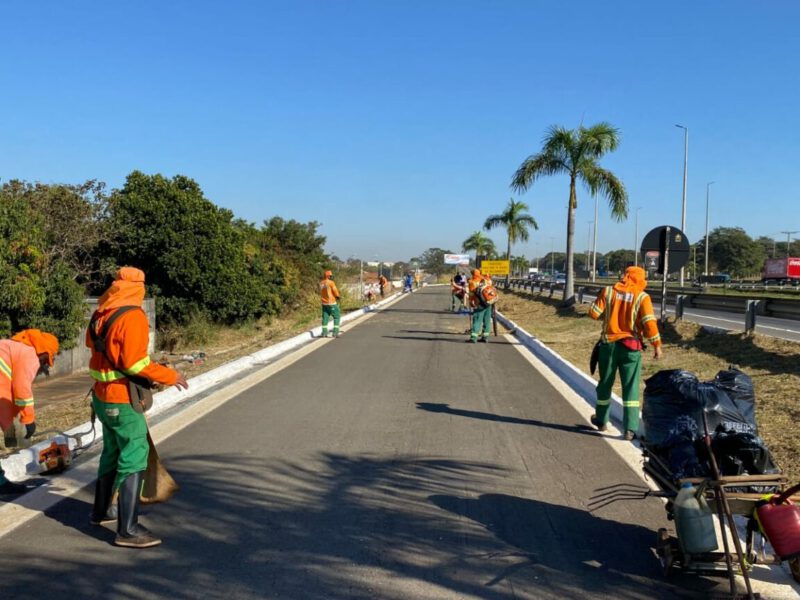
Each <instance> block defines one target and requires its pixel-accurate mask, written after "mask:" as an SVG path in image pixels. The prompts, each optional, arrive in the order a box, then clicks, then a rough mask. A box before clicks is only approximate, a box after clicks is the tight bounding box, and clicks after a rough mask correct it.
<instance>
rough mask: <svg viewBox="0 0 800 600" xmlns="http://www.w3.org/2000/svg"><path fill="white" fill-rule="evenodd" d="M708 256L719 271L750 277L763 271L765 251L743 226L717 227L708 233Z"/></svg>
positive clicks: (734, 275) (735, 275)
mask: <svg viewBox="0 0 800 600" xmlns="http://www.w3.org/2000/svg"><path fill="white" fill-rule="evenodd" d="M708 256H709V261H713V264H714V266H715V269H716V270H718V271H719V272H721V273H728V274H730V275H732V276H733V277H749V276H750V275H754V274H756V273H758V272H759V271H761V269H762V267H763V265H764V259H765V252H764V247H763V246H762V245H761V244H759V243H758V242H756V241H753V239H752V238H751V237H750V236H749V235H747V233H746V232H745V231H744V229H742V228H741V227H717V228H716V229H715V230H714V231H712V232H711V233H710V234H709V235H708ZM709 268H711V267H710V266H709Z"/></svg>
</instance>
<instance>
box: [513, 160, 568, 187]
mask: <svg viewBox="0 0 800 600" xmlns="http://www.w3.org/2000/svg"><path fill="white" fill-rule="evenodd" d="M568 172H569V167H568V166H567V164H566V162H565V161H564V157H563V156H553V155H550V154H545V153H544V152H542V153H540V154H532V155H531V156H529V157H528V158H526V159H525V160H524V161H523V162H522V164H521V165H520V167H519V169H517V171H516V172H515V173H514V175H513V177H512V178H511V189H512V190H514V191H515V192H525V191H527V190H528V188H530V187H531V186H532V185H533V182H534V181H536V180H537V179H540V178H541V177H546V176H549V175H557V174H559V173H568Z"/></svg>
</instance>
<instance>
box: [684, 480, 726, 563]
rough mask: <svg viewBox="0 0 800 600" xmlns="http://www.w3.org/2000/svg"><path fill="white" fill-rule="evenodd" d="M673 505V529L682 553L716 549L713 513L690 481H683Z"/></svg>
mask: <svg viewBox="0 0 800 600" xmlns="http://www.w3.org/2000/svg"><path fill="white" fill-rule="evenodd" d="M674 506H675V511H674V512H675V529H677V532H678V542H679V543H680V545H681V549H682V550H683V551H684V553H686V554H700V553H702V552H713V551H714V550H716V549H717V534H716V531H715V530H714V513H713V511H712V510H711V508H710V507H709V506H708V503H707V502H706V499H705V498H703V497H702V496H701V497H700V498H699V499H698V498H697V488H695V487H694V486H693V485H692V484H691V483H688V482H687V483H684V484H683V485H682V486H681V489H680V491H679V492H678V495H677V497H676V498H675V503H674Z"/></svg>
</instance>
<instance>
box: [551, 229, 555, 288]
mask: <svg viewBox="0 0 800 600" xmlns="http://www.w3.org/2000/svg"><path fill="white" fill-rule="evenodd" d="M555 251H556V238H554V237H551V238H550V279H551V281H553V282H555V280H556V272H555V270H554V269H553V261H554V260H555Z"/></svg>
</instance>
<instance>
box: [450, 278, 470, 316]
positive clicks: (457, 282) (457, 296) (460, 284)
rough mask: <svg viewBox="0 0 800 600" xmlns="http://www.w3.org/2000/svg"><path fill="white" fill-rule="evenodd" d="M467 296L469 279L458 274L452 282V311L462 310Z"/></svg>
mask: <svg viewBox="0 0 800 600" xmlns="http://www.w3.org/2000/svg"><path fill="white" fill-rule="evenodd" d="M466 295H467V278H466V277H464V275H463V274H462V273H456V274H455V276H454V277H453V279H451V280H450V310H451V311H454V310H456V306H458V308H459V309H461V307H462V306H464V299H465V298H466Z"/></svg>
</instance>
